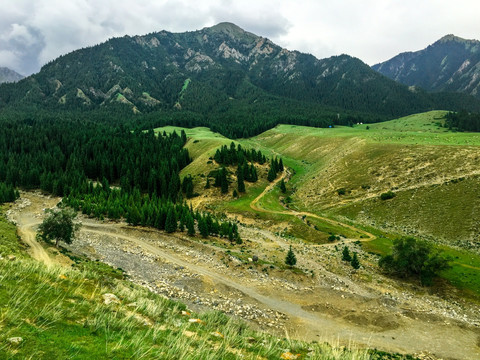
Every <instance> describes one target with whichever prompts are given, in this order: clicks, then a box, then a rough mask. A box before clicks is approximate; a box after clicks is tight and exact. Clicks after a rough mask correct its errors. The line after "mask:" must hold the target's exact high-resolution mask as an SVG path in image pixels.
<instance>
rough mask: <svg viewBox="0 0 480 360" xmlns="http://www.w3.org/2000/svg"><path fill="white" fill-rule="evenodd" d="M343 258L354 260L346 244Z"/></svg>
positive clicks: (344, 259)
mask: <svg viewBox="0 0 480 360" xmlns="http://www.w3.org/2000/svg"><path fill="white" fill-rule="evenodd" d="M342 260H343V261H352V256H351V255H350V251H349V250H348V247H347V246H345V247H344V248H343V251H342Z"/></svg>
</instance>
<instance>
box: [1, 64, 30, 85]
mask: <svg viewBox="0 0 480 360" xmlns="http://www.w3.org/2000/svg"><path fill="white" fill-rule="evenodd" d="M23 78H24V76H22V75H20V74H19V73H17V72H16V71H13V70H11V69H9V68H7V67H0V84H2V83H6V82H16V81H19V80H22V79H23Z"/></svg>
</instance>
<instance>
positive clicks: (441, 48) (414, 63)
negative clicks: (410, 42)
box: [372, 34, 480, 97]
mask: <svg viewBox="0 0 480 360" xmlns="http://www.w3.org/2000/svg"><path fill="white" fill-rule="evenodd" d="M372 68H373V69H374V70H376V71H378V72H380V73H381V74H383V75H385V76H387V77H389V78H391V79H393V80H396V81H398V82H400V83H402V84H405V85H408V86H419V87H422V88H424V89H425V90H427V91H435V92H437V91H451V92H459V93H465V94H469V95H473V96H476V97H480V41H478V40H466V39H462V38H460V37H457V36H455V35H451V34H450V35H446V36H444V37H442V38H441V39H440V40H438V41H436V42H435V43H434V44H432V45H430V46H428V47H427V48H425V49H423V50H420V51H415V52H404V53H401V54H399V55H397V56H395V57H393V58H392V59H390V60H388V61H385V62H383V63H380V64H376V65H374V66H373V67H372Z"/></svg>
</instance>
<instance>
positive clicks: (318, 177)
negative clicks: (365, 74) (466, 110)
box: [162, 111, 480, 296]
mask: <svg viewBox="0 0 480 360" xmlns="http://www.w3.org/2000/svg"><path fill="white" fill-rule="evenodd" d="M445 113H446V112H444V111H431V112H428V113H421V114H416V115H412V116H408V117H404V118H401V119H397V120H392V121H387V122H382V123H377V124H368V125H367V124H358V125H354V126H353V127H335V128H331V129H319V128H310V127H303V126H295V125H279V126H277V127H276V128H274V129H271V130H269V131H266V132H265V133H263V134H260V135H259V136H257V137H254V138H250V139H240V140H239V141H238V142H240V143H241V144H242V146H244V147H252V148H255V149H260V150H262V152H264V153H265V154H266V155H267V156H272V155H274V156H281V157H282V159H283V160H284V163H285V164H286V165H287V166H288V167H289V168H291V169H292V171H294V173H295V174H294V176H293V177H292V178H291V179H290V181H289V182H288V188H289V189H290V190H292V189H293V190H294V191H290V193H289V194H290V196H291V197H292V199H293V204H292V205H291V208H292V209H297V210H299V211H302V210H307V211H310V212H313V213H316V214H320V215H325V216H327V217H330V218H336V219H340V220H342V221H344V222H347V223H354V224H357V226H360V227H363V228H365V229H369V230H370V231H373V232H375V233H376V234H377V236H378V239H377V240H375V241H373V242H369V243H365V246H366V247H367V249H368V250H370V251H374V252H378V253H387V252H388V251H389V249H390V247H391V240H392V239H394V238H395V237H398V236H403V235H412V236H415V237H419V238H423V239H426V240H430V241H433V242H434V243H437V244H443V245H441V246H442V247H443V249H444V250H446V251H447V253H448V254H449V255H450V256H452V258H453V259H454V260H455V262H454V264H453V268H452V269H451V270H449V271H447V272H445V274H444V277H445V278H447V279H448V280H449V281H450V282H452V283H454V284H455V285H456V286H457V287H459V288H461V289H464V290H465V291H466V292H467V293H469V292H470V291H471V292H472V293H473V294H480V282H479V281H478V278H479V276H478V275H479V268H480V256H478V255H475V252H476V253H478V251H479V248H480V238H479V237H478V234H479V233H480V231H479V230H480V228H479V225H478V221H477V218H476V214H478V209H479V207H480V199H479V198H478V194H477V192H476V189H478V187H479V185H480V170H479V167H478V165H479V162H480V155H479V146H480V135H479V134H477V133H455V132H451V131H448V130H447V129H446V128H444V127H442V126H441V125H442V124H443V117H444V115H445ZM180 129H181V128H177V130H178V131H180ZM167 130H168V129H167ZM185 130H186V131H187V135H188V136H189V137H191V138H190V140H189V142H188V144H187V147H189V151H190V153H191V154H192V156H193V158H194V161H193V162H192V163H191V164H190V165H189V166H188V167H187V168H186V169H184V172H183V174H185V175H186V174H187V173H191V174H195V175H196V176H197V179H199V180H201V174H204V173H206V171H209V169H213V168H214V166H213V165H212V164H207V162H208V157H209V156H211V155H212V154H213V153H214V151H215V149H216V148H217V147H219V146H221V145H223V144H225V143H229V142H230V140H229V139H226V138H223V137H220V136H219V135H217V134H214V133H212V132H209V131H208V130H207V129H205V128H201V129H185ZM162 131H163V128H162ZM209 166H210V167H211V168H210V167H209ZM201 181H204V180H201ZM201 181H200V182H201ZM202 184H203V183H202ZM265 186H266V182H260V183H259V184H258V185H256V186H254V187H252V188H251V189H250V190H249V191H247V194H246V195H244V196H242V197H240V198H239V199H238V200H235V199H232V198H231V197H230V198H229V199H226V198H219V197H218V196H217V197H215V194H213V198H212V193H210V194H209V199H208V200H209V201H210V203H213V204H215V205H213V206H212V205H210V206H211V208H213V209H215V210H217V211H226V212H234V213H235V212H236V213H240V214H243V215H246V216H248V215H249V214H250V216H253V213H252V210H251V209H250V207H249V204H250V202H251V201H252V200H253V199H254V198H255V197H256V196H257V195H258V194H259V193H260V192H261V191H262V189H263V188H264V187H265ZM340 189H344V192H345V193H344V194H343V195H339V190H340ZM388 191H392V192H394V193H395V194H396V196H395V197H394V198H393V199H390V200H381V199H380V195H381V194H382V193H385V192H388ZM199 192H200V193H202V192H203V186H202V187H199ZM281 195H282V194H280V191H279V190H278V189H274V190H273V191H271V192H269V193H268V194H267V195H266V196H265V197H263V198H262V200H261V202H260V204H259V205H260V206H261V207H262V208H267V209H270V210H273V211H277V212H281V211H282V210H285V207H284V205H282V204H281V202H280V201H279V198H280V197H281ZM254 216H255V218H256V219H257V220H265V221H266V223H268V222H269V221H270V223H271V222H272V221H273V223H275V224H280V225H282V224H285V223H287V222H289V224H290V227H289V229H288V231H287V232H286V233H285V235H286V236H293V237H296V238H301V239H303V240H306V241H310V242H315V243H317V242H320V243H322V242H326V241H327V238H328V236H329V235H330V234H331V233H334V234H340V235H343V236H346V237H357V238H358V237H359V234H355V233H352V232H351V231H350V230H348V229H346V228H342V227H339V226H335V225H332V224H329V223H326V222H325V221H319V220H318V219H313V218H306V219H304V220H303V221H302V220H301V219H299V218H298V217H292V216H288V215H283V214H278V213H277V214H272V213H270V214H266V213H260V214H254ZM282 226H283V225H282ZM274 228H275V227H274ZM278 231H282V230H281V227H279V230H278ZM452 246H453V247H454V248H452ZM475 296H476V295H475Z"/></svg>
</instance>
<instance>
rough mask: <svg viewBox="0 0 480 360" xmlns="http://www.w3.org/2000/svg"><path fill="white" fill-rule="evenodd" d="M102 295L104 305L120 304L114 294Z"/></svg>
mask: <svg viewBox="0 0 480 360" xmlns="http://www.w3.org/2000/svg"><path fill="white" fill-rule="evenodd" d="M102 297H103V303H104V304H105V305H110V304H112V303H114V304H120V299H119V298H118V297H117V296H116V295H114V294H103V295H102Z"/></svg>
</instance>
